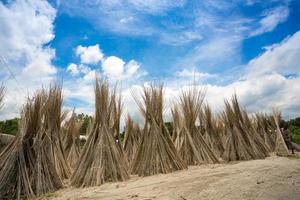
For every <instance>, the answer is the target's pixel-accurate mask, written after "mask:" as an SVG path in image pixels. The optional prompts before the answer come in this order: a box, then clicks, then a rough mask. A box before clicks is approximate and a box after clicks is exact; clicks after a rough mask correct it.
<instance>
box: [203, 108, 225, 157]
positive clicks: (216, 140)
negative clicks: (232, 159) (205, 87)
mask: <svg viewBox="0 0 300 200" xmlns="http://www.w3.org/2000/svg"><path fill="white" fill-rule="evenodd" d="M202 113H203V118H204V119H203V122H204V124H203V126H204V135H203V137H204V139H205V141H206V142H207V143H208V145H209V147H210V148H211V149H212V150H213V152H215V154H216V156H217V157H221V156H222V154H223V152H224V146H223V143H222V135H221V134H222V133H221V131H220V130H219V129H218V127H217V124H218V123H217V119H216V118H215V117H214V116H213V113H212V111H211V108H210V107H209V105H208V104H206V105H205V106H204V107H203V112H202Z"/></svg>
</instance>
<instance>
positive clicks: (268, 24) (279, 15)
mask: <svg viewBox="0 0 300 200" xmlns="http://www.w3.org/2000/svg"><path fill="white" fill-rule="evenodd" d="M288 16H289V8H288V7H287V6H279V7H276V8H274V9H272V10H268V11H267V12H265V13H264V14H263V18H262V19H261V20H260V22H259V24H260V27H259V28H258V29H257V30H255V31H253V32H252V33H250V35H251V36H255V35H260V34H262V33H265V32H271V31H273V30H274V29H275V28H276V27H277V26H278V25H279V24H281V23H283V22H285V21H286V19H287V18H288Z"/></svg>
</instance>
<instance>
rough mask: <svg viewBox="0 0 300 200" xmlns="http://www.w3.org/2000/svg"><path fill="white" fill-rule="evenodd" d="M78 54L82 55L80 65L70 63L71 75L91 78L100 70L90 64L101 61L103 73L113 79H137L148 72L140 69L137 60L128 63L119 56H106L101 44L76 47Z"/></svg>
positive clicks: (85, 78)
mask: <svg viewBox="0 0 300 200" xmlns="http://www.w3.org/2000/svg"><path fill="white" fill-rule="evenodd" d="M76 55H77V56H79V57H80V61H81V63H80V64H79V65H77V64H74V63H70V64H69V65H68V67H67V70H66V71H67V72H69V73H70V74H71V75H73V76H75V75H79V74H81V75H83V76H84V77H83V80H90V79H91V78H92V77H93V76H94V75H93V74H95V72H97V71H98V70H97V69H96V70H92V69H91V66H90V64H97V63H98V62H99V61H101V68H102V72H103V75H104V76H106V77H108V78H109V79H111V80H125V79H129V78H134V79H137V78H139V77H141V76H143V75H146V74H147V73H146V72H145V71H142V70H141V69H140V64H139V63H138V62H137V61H135V60H130V61H129V62H128V63H126V62H125V61H124V60H122V59H121V58H119V57H117V56H109V57H105V56H104V54H103V53H102V50H101V49H100V48H99V45H98V44H96V45H94V46H87V47H83V46H81V45H79V46H78V47H77V48H76Z"/></svg>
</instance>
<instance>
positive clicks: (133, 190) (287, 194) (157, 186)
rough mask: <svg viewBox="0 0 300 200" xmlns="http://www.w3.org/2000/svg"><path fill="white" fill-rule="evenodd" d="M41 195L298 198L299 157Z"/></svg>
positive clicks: (67, 198)
mask: <svg viewBox="0 0 300 200" xmlns="http://www.w3.org/2000/svg"><path fill="white" fill-rule="evenodd" d="M42 199H47V200H49V199H52V200H54V199H56V200H79V199H80V200H81V199H82V200H92V199H93V200H94V199H101V200H117V199H118V200H121V199H122V200H123V199H132V200H137V199H142V200H150V199H163V200H168V199H178V200H193V199H195V200H196V199H197V200H199V199H207V200H212V199H217V200H221V199H228V200H229V199H230V200H234V199H239V200H240V199H255V200H258V199H264V200H271V199H276V200H300V159H299V158H286V157H276V156H272V157H269V158H267V159H265V160H252V161H244V162H235V163H230V164H216V165H205V166H191V167H189V169H188V170H184V171H178V172H174V173H171V174H159V175H155V176H150V177H144V178H141V177H137V176H132V177H131V179H130V180H128V181H126V182H119V183H107V184H104V185H102V186H99V187H91V188H84V189H75V188H66V189H63V190H60V191H58V192H56V193H53V194H49V195H47V197H43V198H42Z"/></svg>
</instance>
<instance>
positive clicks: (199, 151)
mask: <svg viewBox="0 0 300 200" xmlns="http://www.w3.org/2000/svg"><path fill="white" fill-rule="evenodd" d="M203 99H204V92H203V91H202V90H199V89H197V88H196V86H194V87H193V88H192V89H189V90H188V91H182V94H181V96H180V102H179V105H178V106H179V109H180V113H181V116H180V117H179V118H180V121H182V127H181V128H180V130H179V131H177V132H178V133H177V137H176V140H175V147H176V149H177V151H178V152H179V154H180V155H181V157H182V159H183V160H184V162H185V163H186V164H188V165H196V164H203V163H217V162H219V161H218V158H217V156H216V154H215V153H214V152H213V151H212V149H211V148H210V147H209V145H208V144H207V143H206V141H205V140H204V138H203V136H202V134H201V127H197V125H196V122H197V119H198V120H199V118H198V114H199V113H200V111H201V107H202V103H203ZM175 121H176V119H175ZM177 121H178V119H177Z"/></svg>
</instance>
